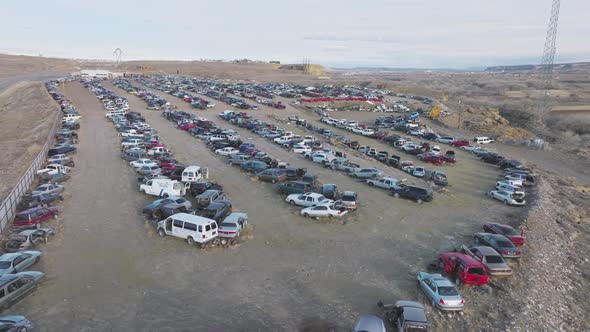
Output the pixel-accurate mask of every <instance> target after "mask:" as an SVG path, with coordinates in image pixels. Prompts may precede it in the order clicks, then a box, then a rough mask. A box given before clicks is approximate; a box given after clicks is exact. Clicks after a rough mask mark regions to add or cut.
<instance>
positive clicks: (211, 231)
mask: <svg viewBox="0 0 590 332" xmlns="http://www.w3.org/2000/svg"><path fill="white" fill-rule="evenodd" d="M203 236H204V238H203V240H205V241H209V240H211V239H214V238H216V237H217V223H216V222H215V221H212V222H210V223H209V224H207V225H205V226H204V229H203Z"/></svg>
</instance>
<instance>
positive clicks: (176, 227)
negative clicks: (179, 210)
mask: <svg viewBox="0 0 590 332" xmlns="http://www.w3.org/2000/svg"><path fill="white" fill-rule="evenodd" d="M172 235H173V236H176V237H180V238H183V239H184V238H185V236H184V235H185V232H184V228H183V221H182V220H178V219H172Z"/></svg>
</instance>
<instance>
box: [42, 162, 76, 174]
mask: <svg viewBox="0 0 590 332" xmlns="http://www.w3.org/2000/svg"><path fill="white" fill-rule="evenodd" d="M71 170H72V168H71V167H68V166H63V165H58V164H49V165H47V167H45V168H44V169H40V170H38V171H37V174H43V173H46V174H57V173H64V174H67V173H69V172H70V171H71Z"/></svg>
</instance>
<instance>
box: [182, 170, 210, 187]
mask: <svg viewBox="0 0 590 332" xmlns="http://www.w3.org/2000/svg"><path fill="white" fill-rule="evenodd" d="M207 178H209V168H206V167H201V166H188V167H187V168H185V169H184V171H182V182H187V183H190V182H198V181H201V180H203V179H207Z"/></svg>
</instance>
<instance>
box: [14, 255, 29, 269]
mask: <svg viewBox="0 0 590 332" xmlns="http://www.w3.org/2000/svg"><path fill="white" fill-rule="evenodd" d="M23 255H24V254H23ZM23 255H20V256H18V257H16V258H15V259H14V260H13V261H12V268H13V269H14V271H13V273H17V272H20V271H22V270H24V269H25V268H26V266H25V265H26V264H24V261H25V257H24V256H23Z"/></svg>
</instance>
